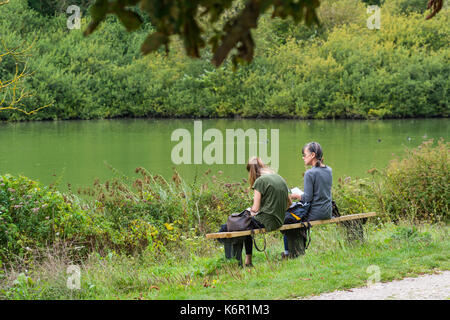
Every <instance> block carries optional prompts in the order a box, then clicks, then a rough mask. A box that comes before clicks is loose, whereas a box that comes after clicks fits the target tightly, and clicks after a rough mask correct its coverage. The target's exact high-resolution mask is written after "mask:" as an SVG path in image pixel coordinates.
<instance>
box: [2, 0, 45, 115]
mask: <svg viewBox="0 0 450 320" xmlns="http://www.w3.org/2000/svg"><path fill="white" fill-rule="evenodd" d="M6 3H8V2H7V1H5V2H1V3H0V5H3V4H6ZM1 45H2V48H3V49H2V50H1V51H0V63H1V62H2V61H4V60H5V59H8V58H10V59H13V60H14V64H15V71H14V75H13V76H12V78H11V79H1V78H0V112H1V111H5V110H15V111H19V112H22V113H25V114H26V115H31V114H33V113H35V112H38V111H39V110H41V109H44V108H47V107H49V106H50V105H51V104H48V105H45V106H42V107H39V108H36V109H33V110H31V111H27V110H26V109H25V108H24V106H23V102H22V101H23V100H24V99H26V98H28V97H31V94H30V92H28V91H26V90H25V89H24V88H22V86H21V84H22V83H23V81H24V79H25V78H27V77H29V76H31V75H32V73H29V72H28V71H27V64H26V60H25V59H26V58H27V57H28V53H27V52H28V50H30V49H31V47H32V46H29V47H28V48H23V44H22V45H20V46H19V47H16V48H12V49H9V48H8V47H7V46H6V44H5V43H4V41H3V40H2V41H1Z"/></svg>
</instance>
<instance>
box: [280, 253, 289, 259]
mask: <svg viewBox="0 0 450 320" xmlns="http://www.w3.org/2000/svg"><path fill="white" fill-rule="evenodd" d="M281 259H282V260H287V259H289V255H288V254H286V253H284V252H282V253H281Z"/></svg>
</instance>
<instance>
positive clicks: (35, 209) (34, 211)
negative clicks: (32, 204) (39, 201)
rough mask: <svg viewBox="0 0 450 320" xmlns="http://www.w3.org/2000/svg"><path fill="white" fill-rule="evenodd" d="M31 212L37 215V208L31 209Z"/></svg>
mask: <svg viewBox="0 0 450 320" xmlns="http://www.w3.org/2000/svg"><path fill="white" fill-rule="evenodd" d="M31 211H33V213H37V212H38V211H39V208H33V209H31Z"/></svg>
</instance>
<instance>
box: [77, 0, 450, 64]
mask: <svg viewBox="0 0 450 320" xmlns="http://www.w3.org/2000/svg"><path fill="white" fill-rule="evenodd" d="M236 3H238V4H239V3H241V4H242V6H241V7H242V8H239V6H238V5H236ZM442 4H443V0H429V2H428V7H427V8H428V9H431V14H430V15H429V16H428V17H427V19H430V18H432V17H433V16H434V15H435V14H436V13H437V12H439V11H440V10H441V8H442ZM319 5H320V0H245V3H243V2H242V1H233V0H112V1H110V0H96V2H95V3H94V4H93V5H92V6H91V9H90V12H91V17H92V21H91V23H90V24H89V26H88V28H87V29H86V30H85V32H84V34H85V35H89V34H91V33H92V32H94V30H95V29H96V28H97V27H98V26H99V24H100V23H101V22H102V21H103V20H105V18H106V16H107V15H108V14H113V15H116V16H117V17H118V19H119V20H120V21H121V23H122V24H123V25H124V26H125V27H126V28H127V30H128V31H134V30H137V29H138V28H139V27H140V26H141V24H142V17H141V15H139V14H138V12H137V10H136V7H137V6H139V8H140V10H142V11H143V12H145V13H147V14H148V15H149V17H150V20H151V22H152V24H153V25H154V26H155V28H156V31H154V32H153V33H151V34H149V35H148V36H147V38H146V39H145V40H144V43H143V44H142V47H141V51H142V53H143V54H148V53H150V52H152V51H155V50H157V49H158V48H159V47H161V46H165V48H166V52H168V51H169V43H170V38H169V37H170V36H172V35H179V36H180V38H181V39H182V40H183V43H184V48H185V49H186V53H187V54H188V55H189V56H191V57H196V58H198V57H200V49H201V48H204V47H205V46H206V43H208V44H209V45H211V48H212V52H213V58H212V63H213V64H214V65H215V66H220V65H221V64H222V63H223V61H224V60H225V59H226V58H227V56H228V54H229V53H230V51H231V50H232V49H236V50H237V53H236V54H234V55H233V57H232V60H233V64H234V65H236V64H237V63H240V62H244V61H247V62H250V61H252V59H253V52H254V46H255V44H254V41H253V38H252V35H251V31H250V29H254V28H256V27H257V22H258V18H259V17H260V15H261V14H263V13H264V12H266V11H267V10H268V9H269V8H270V7H273V12H272V18H274V17H280V18H282V19H286V18H288V17H291V18H292V19H293V20H294V22H295V23H299V22H302V21H304V22H305V23H306V24H307V25H311V24H313V23H315V24H319V20H318V18H317V13H316V10H317V8H318V7H319ZM230 10H231V11H232V14H231V15H230ZM233 13H234V14H233ZM225 16H229V17H228V18H225V23H224V24H223V25H220V24H221V23H220V22H221V20H223V19H224V17H225ZM203 25H206V26H207V27H208V29H210V30H212V31H213V32H212V35H210V36H209V39H207V41H206V42H205V40H204V38H203V37H204V36H205V35H206V34H207V31H208V30H206V28H205V27H203Z"/></svg>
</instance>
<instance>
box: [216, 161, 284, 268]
mask: <svg viewBox="0 0 450 320" xmlns="http://www.w3.org/2000/svg"><path fill="white" fill-rule="evenodd" d="M247 171H248V182H249V184H250V187H251V188H252V189H253V205H252V206H251V208H248V209H247V210H249V211H250V214H251V216H252V222H251V225H250V228H251V229H257V228H265V229H266V231H272V230H276V229H278V228H280V227H281V226H282V225H283V222H284V216H285V212H286V209H287V208H288V207H289V206H290V205H291V203H292V202H291V199H290V197H289V188H288V186H287V184H286V181H285V180H284V179H283V178H282V177H281V176H280V175H278V174H277V173H275V172H274V171H273V170H272V169H270V168H269V167H267V166H266V165H265V164H264V163H263V161H262V160H261V159H260V158H257V157H253V158H251V159H250V160H249V162H248V163H247ZM220 231H227V230H226V225H223V226H222V228H221V230H220ZM244 245H245V253H246V255H245V265H246V266H250V265H251V264H252V250H253V244H252V238H251V237H250V236H248V237H246V239H245V241H244Z"/></svg>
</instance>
